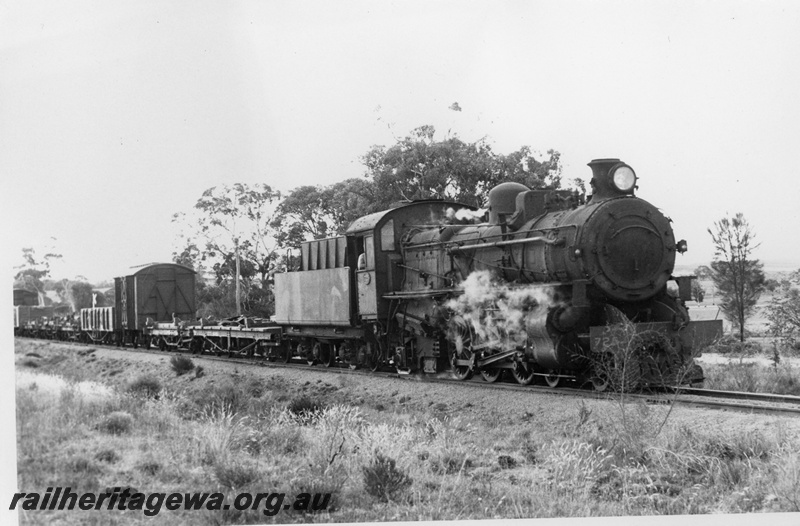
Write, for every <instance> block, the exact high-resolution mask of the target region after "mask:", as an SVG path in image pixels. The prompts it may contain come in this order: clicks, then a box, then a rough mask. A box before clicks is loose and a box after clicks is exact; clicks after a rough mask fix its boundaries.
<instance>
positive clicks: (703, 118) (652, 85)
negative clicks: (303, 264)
mask: <svg viewBox="0 0 800 526" xmlns="http://www.w3.org/2000/svg"><path fill="white" fill-rule="evenodd" d="M798 27H800V3H797V2H792V1H785V2H779V1H762V2H735V1H725V2H722V1H718V2H711V1H707V2H681V1H669V2H658V1H653V2H639V1H630V2H619V1H602V2H600V1H594V2H589V1H572V2H563V1H525V2H518V1H509V2H499V1H496V0H492V1H485V2H478V1H403V2H387V1H368V2H367V1H365V2H356V1H339V2H297V1H291V2H289V1H251V2H204V1H191V2H189V1H183V2H173V1H163V0H159V1H154V2H147V1H136V2H114V1H108V0H103V1H98V2H80V1H70V2H55V1H46V2H35V1H33V2H31V1H25V2H4V3H2V4H0V180H2V182H3V187H2V188H3V192H2V202H3V212H2V214H3V216H2V217H0V219H2V227H0V228H2V229H3V230H2V231H3V239H4V241H5V243H4V249H3V252H4V254H3V264H4V267H5V268H7V269H8V273H9V275H13V273H14V270H13V269H12V268H11V267H12V266H14V265H19V264H20V263H21V262H22V258H21V253H22V251H21V249H22V248H23V247H33V248H34V249H35V250H36V251H37V253H38V254H40V255H41V254H43V253H45V252H47V251H51V250H52V251H55V252H57V253H60V254H62V256H63V257H62V259H61V260H60V261H57V262H56V263H54V265H53V268H52V275H53V277H55V278H69V279H72V278H74V277H75V276H77V275H82V276H85V277H87V278H88V279H89V280H90V281H95V282H96V281H100V280H107V279H110V278H113V277H115V276H119V275H123V274H127V273H129V272H128V269H129V267H131V266H134V265H139V264H144V263H149V262H156V261H169V260H170V259H171V256H172V253H173V252H174V251H175V250H178V249H180V248H182V247H179V246H177V244H178V240H177V239H176V233H177V228H176V227H175V225H173V223H172V222H171V218H172V215H173V214H174V213H176V212H188V211H190V210H191V209H192V207H193V205H194V203H195V202H196V201H197V199H198V198H199V197H200V196H201V194H202V192H203V191H204V190H205V189H207V188H210V187H212V186H219V185H222V184H231V183H235V182H242V183H250V184H252V183H267V184H269V185H270V186H272V187H273V188H275V189H280V190H282V191H287V190H291V189H292V188H295V187H297V186H300V185H305V184H320V185H326V184H330V183H333V182H337V181H341V180H344V179H347V178H350V177H360V176H362V175H363V174H364V171H365V169H364V167H363V166H362V165H361V164H360V162H359V157H360V156H361V155H363V154H365V153H366V152H367V150H368V149H369V148H370V146H372V145H375V144H383V145H391V144H393V143H394V142H396V141H397V139H398V138H401V137H403V136H405V135H407V134H408V133H409V132H410V131H411V130H413V129H414V128H416V127H418V126H421V125H425V124H432V125H434V126H435V127H436V129H437V138H440V139H441V138H444V137H445V136H447V135H448V134H449V135H453V134H456V135H458V136H459V137H461V138H462V139H463V140H465V141H475V140H478V139H481V138H484V137H485V138H486V139H487V140H488V141H489V142H490V144H491V145H492V146H493V148H494V150H495V151H497V152H500V153H509V152H512V151H515V150H517V149H519V148H520V147H521V146H523V145H528V146H530V147H531V148H533V150H535V151H539V152H542V154H544V153H545V152H546V151H547V150H548V149H551V148H552V149H555V150H557V151H559V152H561V155H562V157H561V158H562V161H563V167H564V173H563V175H564V177H565V178H566V179H570V178H574V177H581V178H584V179H587V180H588V179H589V178H590V173H591V172H590V170H589V168H588V167H587V166H586V164H587V163H588V162H589V161H591V160H592V159H594V158H601V157H618V158H620V159H622V160H623V161H625V162H627V163H628V164H630V165H631V166H632V167H633V168H634V169H635V170H636V172H637V174H638V176H639V183H638V184H639V191H638V195H639V196H640V197H642V198H644V199H647V200H648V201H650V202H652V203H654V204H655V205H656V206H658V207H659V208H661V209H662V210H663V211H664V213H665V214H666V215H667V216H669V217H670V218H671V219H672V220H673V227H674V229H675V233H676V237H677V238H678V239H686V240H687V241H688V246H689V252H687V253H686V254H684V255H682V256H679V257H678V261H677V262H678V264H680V265H692V266H694V265H699V264H707V263H708V262H709V261H711V259H712V257H713V255H714V254H713V247H712V245H711V238H710V236H709V234H708V232H707V228H709V227H711V226H712V225H713V223H714V222H715V221H717V220H719V219H721V218H722V217H725V216H730V215H732V214H735V213H737V212H742V213H744V215H745V217H746V218H747V219H748V220H749V221H750V223H751V225H752V227H753V230H754V231H755V233H756V241H758V242H760V243H761V244H760V246H759V247H758V249H757V250H756V252H755V253H754V257H757V258H759V259H761V260H762V261H764V262H766V263H767V266H768V267H769V266H772V267H785V268H798V267H800V242H798V239H800V226H798V225H800V212H798V206H797V205H798V201H799V200H800V199H798V198H800V182H798V177H797V176H796V175H795V174H794V172H795V168H794V166H795V164H797V162H798V158H797V146H798V144H800V103H799V102H798V97H797V94H798V93H800V76H799V75H798V69H799V68H800V32H799V31H797V28H798ZM454 102H457V103H458V105H459V106H460V107H461V108H462V111H460V112H456V111H452V110H450V109H449V107H450V106H451V104H453V103H454Z"/></svg>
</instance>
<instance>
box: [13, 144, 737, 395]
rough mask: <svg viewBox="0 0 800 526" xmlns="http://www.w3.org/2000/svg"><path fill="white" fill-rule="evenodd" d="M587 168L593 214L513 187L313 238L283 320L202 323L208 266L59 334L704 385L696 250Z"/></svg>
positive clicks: (159, 273)
mask: <svg viewBox="0 0 800 526" xmlns="http://www.w3.org/2000/svg"><path fill="white" fill-rule="evenodd" d="M589 166H590V167H591V169H592V180H591V187H592V190H593V191H592V194H591V196H590V198H589V199H588V201H586V202H584V200H583V199H582V197H581V196H579V195H578V194H577V193H576V192H570V191H562V190H557V191H556V190H530V189H528V188H527V187H525V186H524V185H521V184H517V183H511V182H506V183H502V184H500V185H498V186H496V187H494V188H493V189H492V190H491V191H490V192H489V198H488V210H487V211H486V212H484V211H480V210H476V209H475V208H474V207H470V206H467V205H464V204H461V203H457V202H450V201H444V200H419V201H413V202H408V203H404V204H401V205H398V206H396V207H393V208H391V209H389V210H385V211H382V212H378V213H374V214H370V215H367V216H364V217H361V218H359V219H357V220H355V221H354V222H353V223H352V224H351V225H350V226H349V228H348V229H347V231H346V232H345V234H344V235H342V236H338V237H332V238H327V239H320V240H313V241H308V242H305V243H303V244H302V246H301V250H300V258H299V268H297V269H292V270H290V271H287V272H283V273H280V274H276V275H275V297H276V302H275V303H276V313H275V315H274V316H272V318H271V319H269V320H266V319H257V318H246V317H244V318H239V319H232V320H226V321H222V322H209V321H207V320H202V319H201V320H195V298H194V280H195V274H194V272H193V271H192V270H191V269H187V268H185V267H182V266H180V265H176V264H156V265H150V266H146V267H143V268H141V269H139V270H138V271H136V272H135V273H134V274H133V275H130V276H125V277H121V278H117V279H116V280H115V293H116V300H115V305H114V306H113V307H105V308H93V309H83V310H82V311H81V313H80V319H79V320H74V321H73V322H72V323H53V324H51V325H52V326H51V328H50V329H49V334H50V335H51V336H53V337H59V338H67V339H79V340H82V341H100V342H114V343H117V344H118V345H133V346H138V345H145V346H148V347H149V346H156V347H159V348H160V349H162V350H170V349H173V350H174V349H182V350H188V351H191V352H193V353H204V352H210V353H217V354H220V353H228V354H231V355H234V354H245V355H256V356H263V357H265V358H267V359H270V360H276V359H280V360H284V361H290V360H299V359H302V360H306V361H308V363H309V364H314V363H320V364H323V365H325V366H331V365H334V364H343V365H349V366H351V367H367V368H370V369H373V370H376V369H378V368H381V367H393V368H395V369H396V370H397V371H398V372H400V373H420V374H432V375H437V374H441V373H450V374H452V375H454V376H455V377H456V378H459V379H462V380H466V379H468V378H470V377H472V376H473V375H474V374H476V373H477V374H480V375H481V376H482V377H483V379H484V380H486V381H488V382H493V381H496V380H497V379H498V378H499V377H500V376H501V374H502V373H504V371H505V372H507V374H508V375H510V376H511V377H513V379H515V380H516V381H517V382H519V383H520V384H529V383H531V382H533V381H534V380H537V379H538V380H541V381H543V382H546V383H547V384H549V385H550V386H551V387H556V386H557V385H559V384H560V383H561V382H563V381H577V382H579V383H581V384H586V383H591V384H592V385H593V386H594V387H595V388H596V389H599V390H602V389H605V388H607V387H608V386H609V385H612V386H614V385H616V386H617V387H619V386H621V385H623V384H622V383H621V382H628V383H627V385H636V386H637V387H647V386H661V385H674V384H686V383H688V384H692V383H699V382H701V381H702V379H703V376H702V374H703V373H702V370H701V369H700V368H699V367H698V366H697V365H696V364H695V363H694V357H696V356H697V353H698V352H699V349H701V348H702V347H703V346H704V345H705V344H706V343H708V342H710V341H711V340H712V339H714V338H716V337H717V336H718V335H719V334H721V331H722V324H721V321H691V320H690V318H689V315H688V311H687V309H686V306H685V300H688V299H690V290H691V279H692V278H693V277H691V276H690V277H679V278H675V277H673V276H672V272H673V269H674V264H675V258H676V253H679V252H680V253H682V252H684V251H685V250H686V242H685V241H676V240H675V237H674V235H673V231H672V227H671V225H670V220H669V219H668V218H667V217H665V216H664V215H663V214H662V213H661V212H660V211H659V210H658V209H657V208H656V207H655V206H653V205H652V204H650V203H648V202H647V201H645V200H643V199H640V198H638V197H636V196H635V190H636V189H637V185H636V183H637V176H636V173H635V172H634V170H633V169H632V168H631V167H630V166H628V165H627V164H625V163H623V162H621V161H620V160H619V159H597V160H594V161H592V162H591V163H589ZM668 282H669V283H670V284H675V283H676V284H677V292H675V291H674V290H673V289H672V288H670V287H668ZM18 309H19V307H18ZM18 320H19V321H22V320H23V316H18ZM47 323H50V322H42V321H40V322H39V325H47ZM26 327H27V328H26ZM31 327H33V329H31ZM18 330H19V331H20V332H21V333H25V332H26V331H27V332H28V333H30V332H31V331H32V330H33V332H35V330H36V323H33V324H32V323H31V321H30V320H28V321H27V326H26V325H25V324H23V325H21V326H20V327H19V329H18ZM37 334H40V333H37ZM631 382H632V383H631Z"/></svg>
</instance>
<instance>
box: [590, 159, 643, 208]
mask: <svg viewBox="0 0 800 526" xmlns="http://www.w3.org/2000/svg"><path fill="white" fill-rule="evenodd" d="M589 167H590V168H591V169H592V180H591V181H590V184H591V186H592V200H593V201H598V200H600V199H609V198H612V197H619V196H621V195H633V191H634V190H635V189H636V172H634V171H633V168H631V167H630V166H628V165H627V164H625V163H623V162H622V161H620V160H619V159H594V160H593V161H592V162H590V163H589Z"/></svg>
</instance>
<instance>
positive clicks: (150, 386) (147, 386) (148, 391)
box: [127, 374, 161, 398]
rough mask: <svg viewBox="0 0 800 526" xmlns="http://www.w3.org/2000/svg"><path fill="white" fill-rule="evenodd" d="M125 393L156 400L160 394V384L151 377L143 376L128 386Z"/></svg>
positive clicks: (148, 375) (156, 379)
mask: <svg viewBox="0 0 800 526" xmlns="http://www.w3.org/2000/svg"><path fill="white" fill-rule="evenodd" d="M127 391H128V392H129V393H131V394H132V395H135V396H143V397H145V398H158V395H159V393H160V392H161V382H159V381H158V378H156V377H155V376H153V375H150V374H143V375H141V376H139V377H138V378H136V379H135V380H134V381H132V382H131V383H130V384H128V389H127Z"/></svg>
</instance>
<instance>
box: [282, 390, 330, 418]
mask: <svg viewBox="0 0 800 526" xmlns="http://www.w3.org/2000/svg"><path fill="white" fill-rule="evenodd" d="M323 409H324V407H323V405H322V404H321V403H320V402H319V401H318V400H316V399H314V398H311V397H310V396H308V395H300V396H298V397H295V398H293V399H292V400H291V402H289V405H287V406H286V410H287V411H289V412H290V413H292V414H294V415H297V416H299V417H301V418H304V419H310V418H312V417H314V416H315V415H318V414H319V413H320V412H322V410H323Z"/></svg>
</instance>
